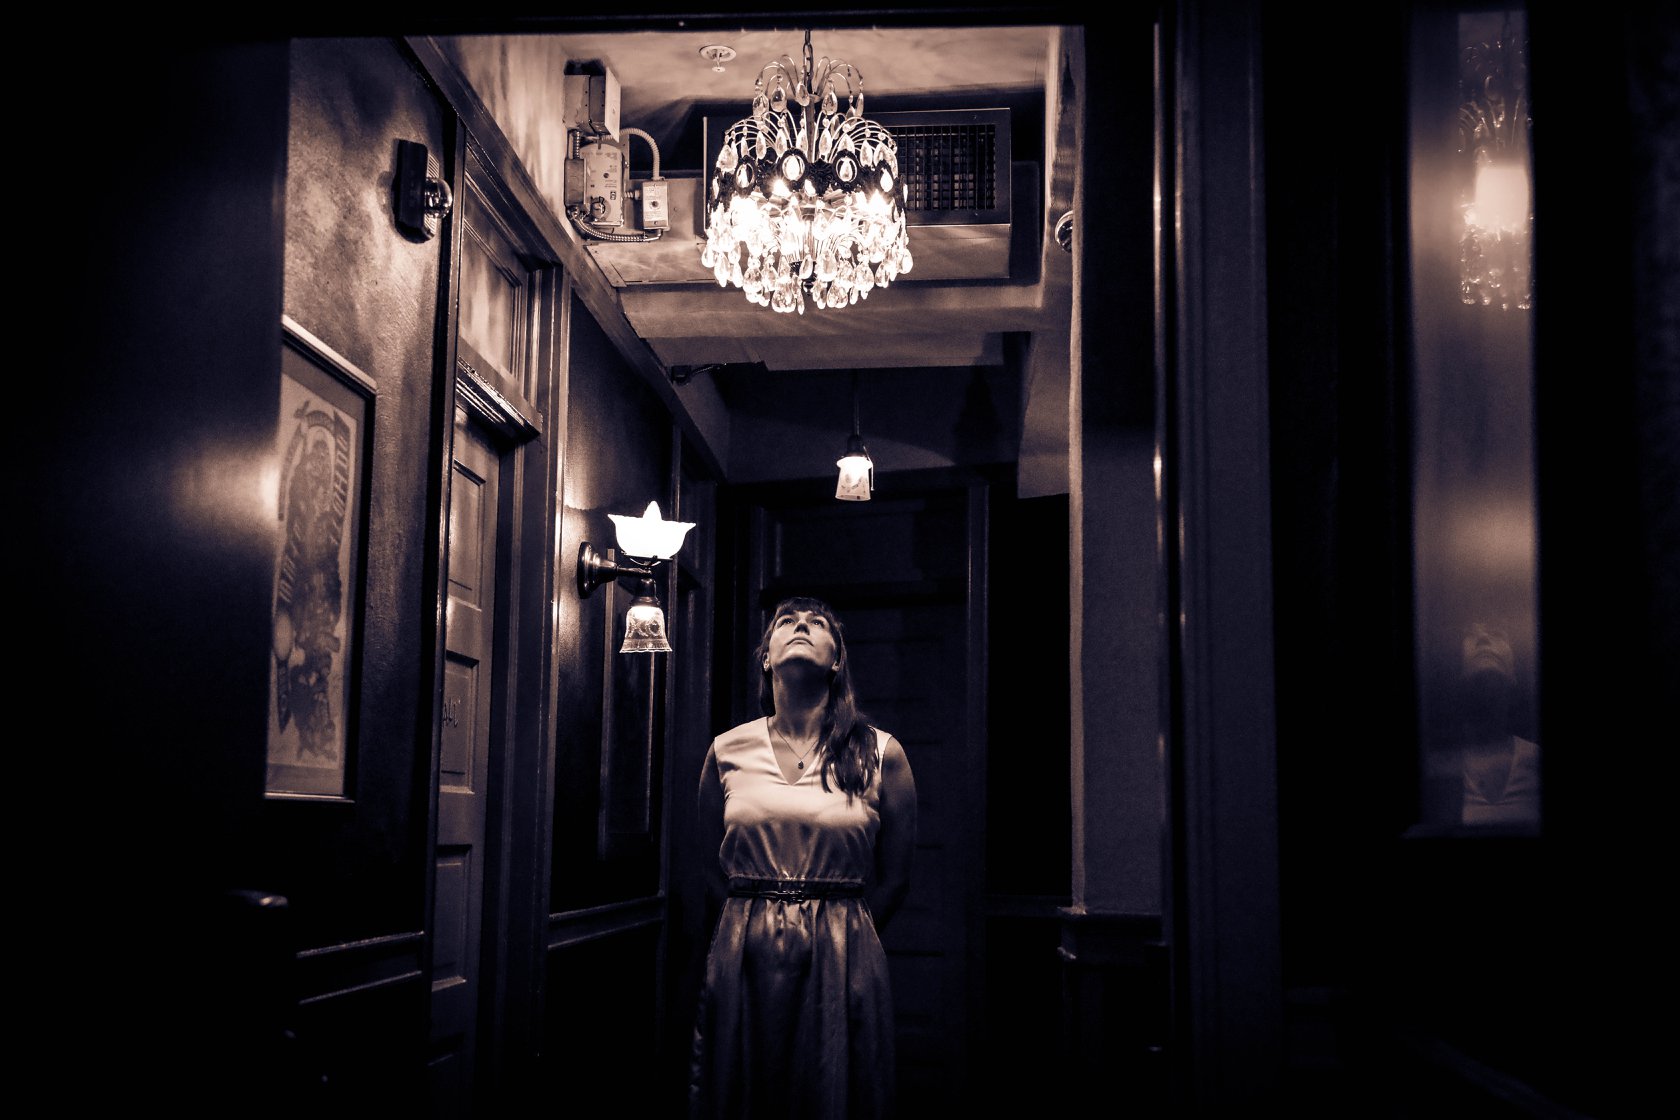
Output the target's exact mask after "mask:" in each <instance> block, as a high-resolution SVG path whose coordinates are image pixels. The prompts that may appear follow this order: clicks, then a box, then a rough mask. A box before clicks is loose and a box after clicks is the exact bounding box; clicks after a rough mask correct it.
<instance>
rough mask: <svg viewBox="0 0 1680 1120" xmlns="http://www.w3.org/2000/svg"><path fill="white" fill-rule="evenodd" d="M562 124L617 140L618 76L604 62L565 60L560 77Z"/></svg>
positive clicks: (582, 131)
mask: <svg viewBox="0 0 1680 1120" xmlns="http://www.w3.org/2000/svg"><path fill="white" fill-rule="evenodd" d="M562 83H563V84H562V87H561V95H562V97H563V98H564V99H565V110H566V127H567V128H568V129H571V130H573V131H576V132H581V133H583V134H585V135H587V136H609V137H611V138H612V139H614V140H617V139H618V79H617V78H616V77H614V75H613V72H612V71H611V70H608V69H607V67H606V64H605V63H601V62H596V61H593V60H591V61H585V62H568V63H567V64H566V73H565V75H564V77H563V78H562Z"/></svg>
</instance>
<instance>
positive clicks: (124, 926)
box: [14, 36, 286, 1111]
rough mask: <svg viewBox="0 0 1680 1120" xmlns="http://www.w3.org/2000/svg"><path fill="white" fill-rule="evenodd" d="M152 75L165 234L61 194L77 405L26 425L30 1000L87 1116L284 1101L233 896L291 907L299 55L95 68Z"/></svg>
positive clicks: (216, 54)
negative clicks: (289, 737)
mask: <svg viewBox="0 0 1680 1120" xmlns="http://www.w3.org/2000/svg"><path fill="white" fill-rule="evenodd" d="M147 52H149V53H147ZM137 53H140V54H143V57H144V59H145V68H146V80H147V83H148V85H147V93H148V96H149V98H150V99H151V100H150V102H149V104H152V105H155V106H157V107H158V108H159V110H160V111H161V112H166V113H167V115H168V119H169V121H170V124H171V129H172V130H175V129H178V130H179V133H178V134H173V133H172V135H171V137H170V142H168V143H163V144H158V145H156V146H155V148H156V150H154V151H152V152H150V153H149V155H150V157H151V158H150V159H149V160H148V167H147V171H146V174H145V178H146V182H147V184H148V186H147V188H146V190H145V193H146V194H147V195H148V196H151V195H152V192H153V191H154V190H155V191H156V192H157V193H156V195H155V197H150V201H149V203H148V204H147V206H146V207H145V209H146V214H145V217H144V219H143V220H142V219H138V218H137V216H136V214H135V213H134V211H133V210H132V209H131V208H130V207H127V206H118V205H112V204H111V199H110V197H109V195H108V194H107V193H106V191H105V186H106V184H107V182H108V180H106V179H105V177H103V176H86V177H83V176H71V177H70V179H71V180H72V182H71V184H70V185H69V186H67V187H66V188H65V192H64V195H62V196H61V197H62V198H63V200H64V202H65V203H67V205H66V206H65V208H64V211H63V213H64V215H66V218H65V221H66V223H67V225H66V228H67V229H68V231H69V232H68V241H69V243H68V245H60V246H59V247H58V249H56V250H55V251H54V253H52V254H50V256H49V260H48V264H49V270H50V273H49V274H51V275H52V278H53V279H57V280H60V281H61V283H59V284H56V285H52V286H51V287H52V290H53V291H55V292H56V293H58V294H59V296H61V297H64V298H63V299H62V300H60V299H59V298H57V297H55V298H54V300H53V302H55V303H59V302H62V303H63V304H66V305H68V309H69V311H68V314H69V318H70V324H69V330H67V331H65V332H64V333H63V334H62V335H60V336H59V337H60V338H61V341H62V343H63V347H62V349H61V350H60V351H59V358H56V359H55V360H54V370H55V372H56V371H62V372H63V373H64V374H65V376H64V377H63V378H62V379H60V378H57V377H56V376H55V378H54V380H55V382H56V383H57V385H58V388H59V390H63V391H66V392H71V393H72V394H73V396H74V398H75V400H74V404H73V407H72V406H71V404H70V402H69V401H68V400H67V399H64V400H63V403H64V404H65V405H66V408H65V410H64V411H63V412H61V413H59V415H58V416H57V417H56V418H54V419H49V418H48V417H47V416H45V415H44V414H40V413H37V414H36V415H35V416H34V418H33V419H31V420H29V421H27V422H25V423H23V424H22V425H21V429H22V431H23V432H24V442H23V447H22V455H21V456H20V458H21V459H22V461H23V463H24V467H23V470H22V477H23V482H22V484H20V485H18V486H17V488H16V489H15V491H14V492H15V493H16V494H17V496H18V497H19V498H21V499H22V505H23V510H24V518H23V522H22V529H23V531H22V532H21V533H20V534H18V536H17V537H16V539H17V540H18V541H19V542H20V543H22V542H25V541H27V542H29V543H30V544H31V545H38V546H40V550H39V551H38V552H35V551H32V552H31V554H30V555H31V556H32V557H33V559H31V560H30V561H29V562H28V563H27V564H26V567H28V568H29V569H30V572H31V576H30V579H29V588H28V590H27V592H25V593H23V594H21V595H20V596H19V602H18V606H19V608H20V609H19V611H18V614H17V615H16V616H15V617H17V618H18V620H19V621H21V622H22V624H23V627H22V632H23V633H27V634H28V635H29V636H30V639H32V641H31V643H30V650H29V652H28V655H27V662H28V664H30V665H31V666H32V667H35V668H38V669H39V670H40V675H39V677H38V678H37V680H36V683H35V684H33V685H31V686H30V687H29V689H28V690H27V691H28V692H29V694H30V695H31V697H32V699H31V701H30V707H31V709H32V710H33V711H35V713H36V716H37V717H38V718H37V720H36V722H35V723H34V727H36V728H39V729H40V731H41V734H40V737H39V739H36V738H35V735H34V733H31V736H30V738H31V740H32V741H34V742H36V747H37V749H36V750H34V751H33V752H32V758H33V759H34V760H36V761H37V762H39V763H41V764H42V765H41V766H40V768H39V770H38V772H37V774H36V777H37V778H38V779H39V782H38V783H36V782H31V783H30V784H31V786H32V788H33V789H34V790H35V791H36V794H40V795H44V796H47V797H48V798H49V799H50V800H51V801H53V802H54V803H56V804H57V805H58V806H59V808H58V809H57V810H55V811H52V812H41V813H36V814H34V816H35V819H36V820H38V821H41V822H42V823H43V824H45V825H46V835H45V836H43V840H44V841H45V842H44V844H43V848H44V850H45V853H46V859H45V864H44V866H43V864H42V861H40V860H38V859H31V860H29V861H26V862H28V864H29V868H28V870H27V871H26V872H25V875H24V876H23V880H22V884H21V887H22V893H23V894H24V895H25V896H27V898H28V899H29V901H28V902H27V903H26V904H25V907H26V909H27V911H28V912H29V913H30V915H31V918H30V920H29V925H30V928H31V929H32V930H34V931H36V932H37V933H39V934H40V935H41V945H40V948H42V949H44V950H45V954H44V956H42V957H39V958H36V959H35V960H34V961H33V962H32V963H31V964H30V965H29V966H28V971H30V972H31V973H32V974H34V975H36V976H38V977H40V978H41V981H42V984H41V985H39V986H38V985H37V984H36V982H35V981H31V980H26V981H25V988H26V989H27V990H28V992H29V994H30V995H31V996H32V995H33V994H34V993H35V992H36V991H37V990H39V993H40V995H42V996H43V997H45V1000H44V1002H43V1003H41V1004H39V1005H36V1004H34V1003H33V1001H32V1000H31V999H28V998H26V1002H28V1003H30V1004H31V1006H32V1007H34V1006H39V1007H40V1008H41V1009H42V1011H41V1013H40V1015H39V1016H34V1017H32V1020H31V1023H30V1029H31V1031H32V1033H33V1034H34V1036H35V1037H36V1038H37V1040H38V1041H39V1042H40V1046H39V1049H38V1051H37V1052H38V1053H39V1054H41V1055H42V1057H43V1060H44V1063H45V1064H44V1065H40V1066H37V1067H36V1068H37V1070H38V1072H41V1073H42V1074H43V1077H44V1079H45V1080H48V1081H51V1083H53V1084H55V1085H58V1086H60V1088H61V1089H62V1091H63V1092H64V1094H65V1098H64V1099H74V1100H76V1101H77V1102H79V1103H81V1104H84V1105H88V1106H90V1107H91V1110H92V1111H106V1110H108V1109H107V1108H106V1105H107V1104H108V1105H109V1106H110V1107H111V1108H116V1107H122V1106H123V1102H132V1101H133V1100H136V1099H158V1094H159V1093H160V1092H161V1091H163V1090H164V1089H165V1088H167V1092H168V1096H169V1097H170V1098H171V1099H172V1100H174V1101H176V1102H177V1103H178V1104H179V1105H180V1106H182V1107H183V1108H187V1109H190V1108H192V1107H194V1106H195V1105H197V1104H199V1103H202V1102H204V1101H208V1100H213V1099H216V1098H217V1097H218V1095H219V1094H220V1093H221V1092H222V1091H223V1090H224V1089H226V1088H227V1087H228V1085H230V1084H234V1083H236V1082H237V1081H239V1080H240V1079H241V1078H242V1077H244V1076H245V1075H247V1074H249V1073H250V1072H252V1071H253V1070H255V1071H260V1072H261V1073H263V1074H264V1075H265V1076H271V1078H272V1081H271V1083H273V1084H274V1085H275V1086H276V1092H277V1093H279V1092H282V1091H283V1086H282V1084H281V1082H280V1079H279V1078H278V1077H273V1076H272V1075H273V1074H274V1073H275V1072H276V1070H277V1068H278V1066H279V1065H280V1056H279V1055H278V1049H279V1047H278V1040H277V1038H276V1035H275V1028H276V1027H277V1022H276V1016H274V1015H273V1014H271V1012H273V1011H274V1008H273V1007H272V1006H271V1005H270V1004H269V1003H267V1002H266V1001H265V999H264V998H263V997H264V995H265V993H264V992H263V989H262V983H263V971H262V966H263V965H264V964H266V963H268V962H270V961H273V960H275V959H283V958H277V957H276V956H273V955H269V954H264V955H263V956H262V958H261V961H260V962H257V961H254V960H253V959H252V958H251V956H250V955H248V951H249V950H251V949H252V947H253V946H255V945H257V944H259V943H260V942H261V941H262V939H263V937H264V936H266V934H265V931H263V930H261V929H253V928H252V926H251V924H249V923H248V922H247V921H246V920H245V919H247V918H249V917H251V915H252V912H253V908H251V907H248V906H246V905H245V903H246V901H247V898H248V896H244V895H235V894H230V893H229V892H234V891H245V890H251V891H263V890H266V889H268V888H269V885H268V884H267V883H265V882H263V881H262V879H261V878H260V877H258V876H256V875H255V874H254V873H253V871H254V869H253V866H252V860H251V857H252V851H253V848H254V846H255V843H256V835H255V829H254V826H255V824H256V821H257V811H258V809H259V808H260V799H261V796H262V781H263V778H262V774H263V724H264V721H263V711H264V706H265V703H266V698H267V697H266V689H265V686H264V680H265V678H264V675H263V666H264V664H265V661H266V658H267V650H268V648H269V645H270V641H269V635H270V625H269V610H270V596H271V593H272V572H271V565H272V561H273V548H272V540H271V537H270V534H269V531H268V528H267V521H266V519H265V517H264V514H265V513H266V512H267V509H266V507H265V506H264V505H263V503H262V502H261V501H260V499H259V495H261V493H262V486H261V481H262V476H263V471H264V468H265V467H266V466H267V464H268V462H269V461H270V456H271V447H272V443H273V438H274V426H275V421H276V414H277V412H278V384H279V360H280V351H279V346H278V340H279V339H278V332H277V323H278V319H279V314H280V260H281V228H282V225H281V210H280V206H279V199H280V191H281V186H282V183H283V175H284V152H285V128H286V101H285V98H286V57H285V51H284V50H283V49H282V48H278V47H276V46H273V45H268V44H251V45H247V46H243V47H239V48H230V49H225V50H210V49H203V48H200V47H199V46H197V45H191V44H186V43H182V42H179V41H174V42H169V43H163V42H157V41H151V40H148V39H146V38H145V37H144V36H136V37H134V38H125V39H123V40H122V41H121V42H111V43H104V42H95V43H93V44H91V45H90V47H89V49H88V50H87V51H86V53H84V54H82V55H80V57H81V58H82V60H83V61H84V62H85V63H86V64H87V65H89V66H90V67H92V68H93V70H94V72H98V73H104V74H133V73H135V72H136V69H137V65H136V63H135V61H134V58H135V55H136V54H137ZM78 183H79V184H82V185H77V184H78ZM95 261H97V262H98V267H97V268H90V267H89V266H90V263H91V262H95ZM59 263H62V265H63V266H64V268H65V271H66V274H65V275H62V276H60V275H56V269H57V267H58V265H59ZM72 293H73V294H72ZM64 357H68V359H69V360H68V362H67V363H65V362H63V361H62V359H63V358H64ZM70 386H74V388H73V390H72V389H70ZM41 387H43V388H44V385H43V386H41ZM55 395H56V391H55ZM61 399H63V398H61ZM71 412H73V413H74V416H73V417H72V416H71V415H70V413H71ZM37 577H44V578H37ZM48 791H50V793H48ZM34 796H35V795H30V798H29V799H31V800H32V799H33V798H34ZM36 807H37V809H40V808H42V806H41V805H40V804H39V803H37V805H36ZM49 818H50V820H51V823H50V824H46V822H47V820H48V819H49ZM26 937H31V938H33V935H26ZM46 985H50V989H47V988H46ZM71 1040H74V1041H73V1042H72V1041H71ZM184 1056H186V1057H184Z"/></svg>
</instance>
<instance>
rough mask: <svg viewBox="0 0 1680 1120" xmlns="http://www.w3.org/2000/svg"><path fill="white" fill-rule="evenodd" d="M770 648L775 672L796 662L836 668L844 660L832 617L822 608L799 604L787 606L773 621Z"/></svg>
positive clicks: (769, 655) (771, 623) (771, 667)
mask: <svg viewBox="0 0 1680 1120" xmlns="http://www.w3.org/2000/svg"><path fill="white" fill-rule="evenodd" d="M766 649H767V653H766V657H767V658H768V659H769V662H770V666H769V667H770V669H771V670H772V671H774V670H776V669H779V668H780V667H781V666H783V665H785V664H788V663H789V662H794V661H802V662H809V663H811V664H814V665H820V666H821V667H822V668H824V669H833V668H834V667H835V665H836V663H837V662H838V661H839V660H840V656H839V654H840V651H839V643H838V642H837V641H836V639H835V637H834V629H833V627H832V626H831V625H830V623H829V620H828V618H827V617H826V616H825V615H824V614H823V613H822V612H821V611H815V610H806V609H803V608H799V607H784V608H782V610H781V611H779V612H778V613H777V615H776V617H775V618H774V619H772V620H771V622H770V641H769V642H768V644H767V646H766Z"/></svg>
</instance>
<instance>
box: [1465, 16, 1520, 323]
mask: <svg viewBox="0 0 1680 1120" xmlns="http://www.w3.org/2000/svg"><path fill="white" fill-rule="evenodd" d="M1517 18H1518V21H1519V23H1518V26H1517V27H1516V29H1515V30H1514V31H1513V28H1512V20H1511V13H1509V12H1507V13H1505V19H1504V24H1503V26H1502V27H1501V29H1500V32H1499V37H1498V38H1497V39H1494V40H1492V41H1491V42H1479V43H1473V44H1472V45H1470V46H1468V47H1466V48H1464V51H1463V55H1462V58H1461V63H1462V67H1461V74H1460V81H1461V83H1462V87H1463V91H1464V101H1463V102H1462V103H1461V104H1460V105H1459V108H1458V152H1459V156H1460V158H1461V160H1462V161H1463V163H1462V165H1461V166H1462V172H1461V176H1462V178H1461V182H1460V187H1459V208H1460V210H1461V211H1462V212H1463V214H1464V232H1463V235H1462V237H1461V238H1460V239H1459V290H1460V295H1461V296H1462V298H1463V300H1464V302H1465V303H1467V304H1471V305H1477V304H1480V305H1482V306H1490V305H1492V304H1498V305H1499V306H1500V307H1501V308H1506V309H1509V308H1511V307H1513V306H1515V307H1518V308H1521V309H1523V310H1527V309H1528V308H1529V306H1530V305H1531V303H1532V301H1533V300H1532V291H1531V289H1530V284H1529V237H1530V235H1531V233H1532V232H1533V228H1534V208H1533V206H1532V204H1531V201H1530V198H1531V193H1532V192H1531V191H1530V189H1529V184H1530V183H1531V182H1532V180H1531V178H1530V175H1529V159H1528V132H1529V118H1528V58H1527V53H1528V52H1527V44H1526V42H1525V40H1524V35H1523V29H1522V26H1521V23H1520V20H1521V18H1522V17H1521V15H1520V14H1519V15H1518V17H1517Z"/></svg>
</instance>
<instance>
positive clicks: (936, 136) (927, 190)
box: [872, 109, 1010, 225]
mask: <svg viewBox="0 0 1680 1120" xmlns="http://www.w3.org/2000/svg"><path fill="white" fill-rule="evenodd" d="M872 115H873V116H874V119H876V120H878V121H880V122H881V123H882V124H883V125H885V126H886V127H887V129H888V131H890V132H891V133H892V135H893V140H894V141H896V142H897V144H898V171H899V176H898V177H899V189H900V191H901V193H902V197H903V199H904V210H905V216H906V220H908V221H909V222H910V223H911V224H927V223H952V224H972V225H989V224H994V223H1002V222H1008V221H1009V176H1010V145H1009V110H1007V109H983V110H942V111H937V112H923V113H877V114H872Z"/></svg>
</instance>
